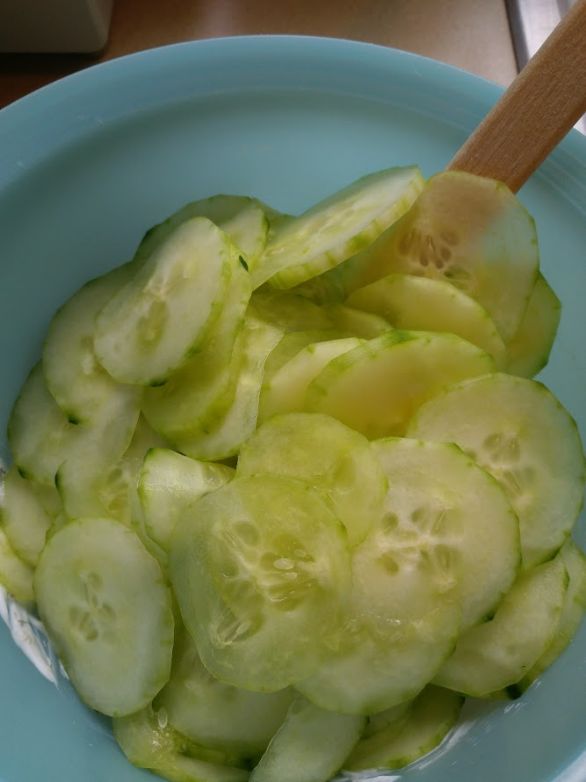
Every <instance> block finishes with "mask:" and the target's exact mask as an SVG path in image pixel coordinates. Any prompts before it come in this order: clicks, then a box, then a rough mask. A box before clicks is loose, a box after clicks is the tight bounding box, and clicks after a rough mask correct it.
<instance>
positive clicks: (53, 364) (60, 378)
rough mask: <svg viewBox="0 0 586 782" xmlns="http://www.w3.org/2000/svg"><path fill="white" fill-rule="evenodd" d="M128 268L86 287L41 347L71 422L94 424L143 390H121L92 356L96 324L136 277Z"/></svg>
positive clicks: (46, 372) (45, 368) (48, 373)
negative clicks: (117, 400) (117, 402)
mask: <svg viewBox="0 0 586 782" xmlns="http://www.w3.org/2000/svg"><path fill="white" fill-rule="evenodd" d="M133 271H134V267H133V266H132V265H131V264H126V265H125V266H121V267H119V268H117V269H114V270H113V271H112V272H110V273H109V274H106V275H104V276H103V277H100V278H98V279H96V280H92V281H91V282H88V283H87V284H86V285H84V286H83V287H82V288H81V289H80V290H79V291H77V293H75V294H74V295H73V296H72V298H71V299H69V301H67V302H66V303H65V304H64V305H63V306H62V307H61V309H60V310H58V312H57V313H56V315H55V316H54V318H53V320H52V321H51V324H50V326H49V330H48V333H47V337H46V339H45V345H44V348H43V373H44V377H45V380H46V383H47V387H48V389H49V391H50V392H51V395H52V396H53V397H54V399H55V401H56V402H57V404H58V405H59V407H60V408H61V410H62V411H63V413H64V415H66V416H67V417H68V418H69V419H71V420H74V421H76V422H77V423H91V422H92V420H94V419H95V418H96V417H99V415H100V413H102V409H103V407H104V406H105V405H108V404H110V405H113V404H115V401H114V400H113V397H117V396H121V395H125V396H129V397H135V398H136V404H137V406H138V394H139V389H138V388H133V387H131V386H121V385H120V384H119V383H116V382H115V381H114V380H113V379H112V378H111V377H110V375H108V373H107V372H106V371H105V370H104V369H103V368H102V367H101V366H100V364H99V362H98V360H97V358H96V354H95V352H94V332H95V320H96V316H97V315H98V313H99V312H100V310H101V309H102V308H103V307H104V306H105V305H106V304H107V302H108V301H109V300H110V299H111V298H112V296H113V295H114V294H115V293H116V292H117V291H118V290H119V289H120V288H121V287H122V285H124V284H126V283H127V282H128V281H129V280H130V278H131V277H132V273H133Z"/></svg>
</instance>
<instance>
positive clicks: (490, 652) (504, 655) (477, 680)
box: [434, 557, 568, 698]
mask: <svg viewBox="0 0 586 782" xmlns="http://www.w3.org/2000/svg"><path fill="white" fill-rule="evenodd" d="M567 589H568V573H567V570H566V568H565V565H564V563H563V562H562V560H561V559H560V558H557V557H556V559H554V560H552V561H551V562H546V563H545V564H543V565H538V566H537V567H534V568H533V569H532V570H530V571H529V572H528V573H524V574H523V575H521V576H520V578H519V580H518V581H517V582H516V583H515V585H514V586H513V588H512V589H511V591H510V592H509V593H508V595H507V596H506V597H505V599H504V600H503V602H502V603H501V604H500V606H499V608H498V609H497V611H496V613H495V615H494V618H493V619H491V620H490V621H489V622H485V623H484V624H482V625H478V626H477V627H473V628H472V629H470V630H468V631H467V632H466V633H464V634H463V635H462V636H461V637H460V639H459V641H458V644H457V646H456V649H455V651H454V653H453V654H452V656H451V657H450V658H449V660H447V662H446V663H445V664H444V666H443V667H442V669H441V670H440V671H439V672H438V674H437V675H436V677H435V679H434V682H435V683H436V684H439V685H440V686H442V687H448V688H449V689H451V690H456V692H461V693H464V694H466V695H473V696H475V697H478V698H481V697H483V696H485V695H490V694H491V693H493V692H496V691H497V690H501V689H503V688H504V687H507V686H508V685H510V684H514V683H515V682H518V681H519V679H521V678H522V677H523V675H524V673H525V672H526V671H529V670H531V668H532V667H533V665H535V663H536V662H537V660H539V658H540V657H541V655H542V654H543V653H544V652H545V650H546V649H547V648H548V646H549V645H550V644H551V642H552V641H553V639H554V637H555V633H556V629H557V627H558V624H559V619H560V615H561V612H562V607H563V605H564V599H565V596H566V592H567Z"/></svg>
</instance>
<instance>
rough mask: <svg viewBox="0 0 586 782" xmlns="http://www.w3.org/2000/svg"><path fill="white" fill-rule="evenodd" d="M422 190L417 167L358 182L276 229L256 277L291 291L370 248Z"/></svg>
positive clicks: (365, 178) (368, 177)
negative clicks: (305, 281)
mask: <svg viewBox="0 0 586 782" xmlns="http://www.w3.org/2000/svg"><path fill="white" fill-rule="evenodd" d="M422 188H423V178H422V176H421V173H420V171H419V169H418V168H416V167H415V166H409V167H405V168H390V169H387V170H385V171H377V172H376V173H374V174H369V175H368V176H365V177H362V178H361V179H358V180H357V181H356V182H353V183H352V184H351V185H349V186H348V187H346V188H344V189H343V190H340V191H339V192H338V193H335V194H334V195H333V196H330V197H329V198H326V199H325V200H324V201H321V202H320V203H318V204H316V205H315V206H313V207H312V208H311V209H309V210H308V211H307V212H305V213H304V214H302V215H301V216H300V217H297V218H295V219H293V220H289V221H287V222H285V223H284V224H283V225H282V226H281V227H280V229H279V228H277V229H276V230H275V232H274V235H273V236H272V237H271V239H270V241H269V243H268V244H267V248H266V250H265V252H264V254H263V256H262V258H261V260H260V262H259V264H258V267H257V269H256V271H255V273H254V274H253V284H254V287H255V288H256V287H258V286H259V285H260V284H261V283H263V282H265V280H268V279H270V281H271V285H273V286H274V287H276V288H292V287H293V286H294V285H297V284H298V283H300V282H303V281H304V280H307V279H309V278H310V277H315V276H316V275H318V274H321V273H322V272H324V271H326V270H327V269H331V268H332V267H333V266H337V265H338V264H339V263H341V262H342V261H345V260H346V258H349V257H350V256H351V255H354V254H355V253H357V252H358V251H359V250H361V249H363V248H364V247H365V246H367V245H369V244H370V243H371V242H372V241H374V239H376V237H377V236H379V235H380V234H381V233H382V232H383V231H384V230H385V229H386V228H388V227H389V226H390V225H392V224H393V223H394V222H395V221H396V220H398V219H399V217H401V215H403V214H404V213H405V212H406V211H407V210H408V209H409V207H410V206H411V204H412V203H413V201H414V200H415V198H416V197H417V196H418V194H419V193H420V192H421V190H422Z"/></svg>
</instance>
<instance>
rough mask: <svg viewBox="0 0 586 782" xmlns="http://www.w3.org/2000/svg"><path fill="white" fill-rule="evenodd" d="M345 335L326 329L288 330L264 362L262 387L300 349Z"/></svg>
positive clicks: (341, 337)
mask: <svg viewBox="0 0 586 782" xmlns="http://www.w3.org/2000/svg"><path fill="white" fill-rule="evenodd" d="M345 336H346V335H345V334H343V333H341V332H338V331H336V330H335V329H328V330H325V331H320V330H319V329H318V330H317V331H313V330H312V331H289V332H286V333H285V334H283V336H282V337H281V339H280V340H279V342H278V343H277V345H276V347H275V348H273V350H271V352H270V353H269V357H268V358H267V360H266V362H265V369H264V375H263V388H264V387H265V386H266V385H268V383H269V381H270V380H271V378H272V377H273V375H274V374H275V373H276V372H278V371H279V369H281V367H282V366H283V365H284V364H286V363H287V361H290V360H291V359H292V358H293V357H294V356H296V355H297V354H298V353H299V351H300V350H303V348H306V347H307V346H308V345H311V344H312V343H313V342H325V341H327V340H328V339H343V337H345Z"/></svg>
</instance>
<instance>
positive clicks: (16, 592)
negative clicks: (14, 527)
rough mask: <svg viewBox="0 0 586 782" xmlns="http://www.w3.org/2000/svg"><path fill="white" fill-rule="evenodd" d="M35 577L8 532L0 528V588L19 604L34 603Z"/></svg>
mask: <svg viewBox="0 0 586 782" xmlns="http://www.w3.org/2000/svg"><path fill="white" fill-rule="evenodd" d="M33 575H34V571H33V569H32V567H31V566H30V565H27V564H26V562H23V561H22V559H20V557H18V556H17V555H16V553H15V551H14V549H13V548H12V546H11V545H10V541H9V540H8V536H7V535H6V532H5V531H4V529H3V528H2V527H0V586H2V587H4V588H5V589H6V591H7V592H9V594H11V595H12V597H13V598H14V599H15V600H18V602H19V603H33V602H34V600H35V595H34V591H33Z"/></svg>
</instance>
